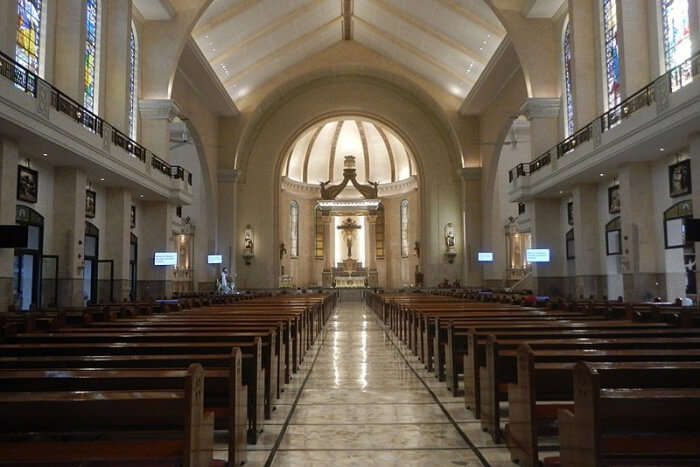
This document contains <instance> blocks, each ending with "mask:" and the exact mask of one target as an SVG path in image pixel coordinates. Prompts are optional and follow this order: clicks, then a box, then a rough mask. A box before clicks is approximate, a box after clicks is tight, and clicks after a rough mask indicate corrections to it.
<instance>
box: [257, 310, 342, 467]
mask: <svg viewBox="0 0 700 467" xmlns="http://www.w3.org/2000/svg"><path fill="white" fill-rule="evenodd" d="M336 309H337V307H336V308H335V309H334V310H333V314H335V312H336ZM333 314H331V315H330V316H329V317H328V321H330V320H331V318H332V317H333ZM328 321H326V322H325V323H324V324H323V331H322V335H321V339H320V341H319V346H318V348H317V349H316V355H314V359H313V361H312V362H311V366H309V371H308V372H307V373H306V376H305V377H304V381H302V383H301V386H299V392H298V393H297V395H296V397H295V398H294V402H293V403H292V408H291V410H290V411H289V414H288V415H287V418H286V420H285V421H284V424H283V425H282V429H281V430H280V433H279V435H278V436H277V439H276V440H275V444H274V445H273V446H272V450H270V455H269V456H267V461H265V467H270V466H271V465H272V462H273V461H274V460H275V455H276V454H277V451H278V450H279V447H280V444H282V438H284V434H285V433H286V432H287V427H288V426H289V423H290V422H291V421H292V416H294V410H295V409H296V408H297V403H298V402H299V398H300V397H301V393H302V392H304V387H305V386H306V382H307V381H308V380H309V376H311V371H313V369H314V364H316V360H317V359H318V356H319V355H320V354H321V347H323V344H324V343H325V341H326V335H327V333H326V325H327V324H328Z"/></svg>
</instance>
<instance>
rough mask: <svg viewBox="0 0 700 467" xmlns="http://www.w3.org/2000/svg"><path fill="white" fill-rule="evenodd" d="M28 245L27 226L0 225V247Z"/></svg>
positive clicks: (25, 246) (24, 246)
mask: <svg viewBox="0 0 700 467" xmlns="http://www.w3.org/2000/svg"><path fill="white" fill-rule="evenodd" d="M28 245H29V227H28V226H26V225H0V248H27V246H28Z"/></svg>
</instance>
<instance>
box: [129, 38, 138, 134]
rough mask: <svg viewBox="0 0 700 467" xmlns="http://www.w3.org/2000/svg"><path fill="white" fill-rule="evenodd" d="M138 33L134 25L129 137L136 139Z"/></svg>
mask: <svg viewBox="0 0 700 467" xmlns="http://www.w3.org/2000/svg"><path fill="white" fill-rule="evenodd" d="M137 54H138V51H137V50H136V33H135V32H134V27H133V25H132V27H131V30H130V31H129V137H130V138H131V139H136V66H137V63H138V56H137Z"/></svg>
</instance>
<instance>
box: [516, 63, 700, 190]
mask: <svg viewBox="0 0 700 467" xmlns="http://www.w3.org/2000/svg"><path fill="white" fill-rule="evenodd" d="M698 75H700V53H698V54H695V55H694V56H693V57H691V58H689V59H688V60H686V61H685V62H683V63H681V64H680V65H678V66H676V67H675V68H672V69H671V70H669V71H667V72H666V73H664V74H663V75H661V76H659V77H658V78H657V79H655V80H654V81H652V82H651V83H649V84H648V85H646V86H645V87H644V88H642V89H640V90H639V91H637V92H635V93H634V94H632V95H631V96H630V97H628V98H627V99H625V100H624V101H622V102H621V103H620V104H618V105H616V106H615V107H613V108H611V109H609V110H608V111H607V112H605V113H604V114H603V115H601V116H600V117H597V118H596V119H595V120H593V121H592V122H590V123H589V124H588V125H586V126H584V127H583V128H581V129H580V130H578V131H577V132H576V133H574V134H573V135H571V136H569V137H568V138H566V139H565V140H563V141H561V142H559V143H558V144H557V145H556V146H554V147H553V148H551V149H549V150H548V151H547V152H545V153H544V154H542V155H541V156H539V157H537V158H536V159H535V160H533V161H531V162H524V163H521V164H518V165H516V166H515V167H514V168H512V169H511V170H509V171H508V181H509V182H511V183H512V182H513V181H514V180H515V179H517V178H519V177H524V176H528V175H530V174H532V173H534V172H536V171H538V170H539V169H541V168H542V167H544V166H546V165H549V164H550V163H551V162H552V156H553V155H554V154H556V156H557V159H560V158H562V157H564V156H565V155H566V154H568V153H570V152H572V151H573V150H574V149H576V148H577V147H578V146H579V145H581V144H583V143H585V142H587V141H590V140H591V139H593V135H594V133H595V129H596V128H595V125H598V128H599V129H600V132H601V133H605V132H606V131H609V130H611V129H612V128H614V127H615V126H617V125H618V124H620V123H621V122H622V121H623V120H624V119H626V118H628V117H629V116H630V115H632V114H634V113H635V112H637V111H638V110H640V109H644V108H646V107H649V106H650V105H652V104H653V103H654V102H656V99H657V97H658V96H656V93H657V90H658V89H659V87H661V86H662V85H663V86H664V87H665V88H666V90H667V91H668V92H669V93H673V92H676V91H678V90H679V89H681V88H682V87H684V86H686V85H688V84H689V83H690V82H692V81H693V79H694V78H695V77H697V76H698Z"/></svg>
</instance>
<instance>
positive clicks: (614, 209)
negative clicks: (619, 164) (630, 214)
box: [608, 185, 620, 214]
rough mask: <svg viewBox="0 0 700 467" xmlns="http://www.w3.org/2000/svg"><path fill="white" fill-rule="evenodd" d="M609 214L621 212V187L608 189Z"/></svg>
mask: <svg viewBox="0 0 700 467" xmlns="http://www.w3.org/2000/svg"><path fill="white" fill-rule="evenodd" d="M608 212H609V213H610V214H617V213H618V212H620V185H615V186H611V187H610V188H608Z"/></svg>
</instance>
